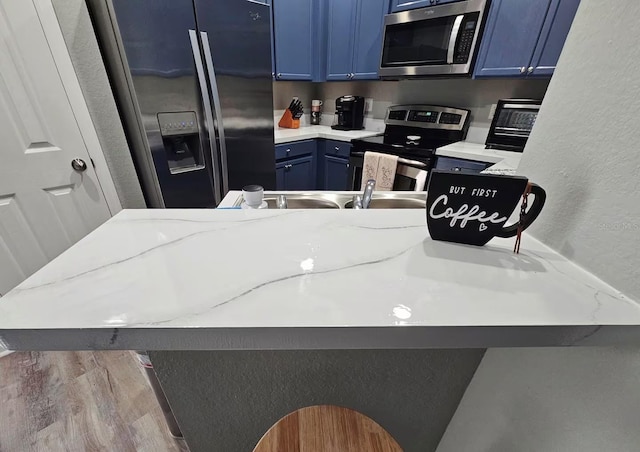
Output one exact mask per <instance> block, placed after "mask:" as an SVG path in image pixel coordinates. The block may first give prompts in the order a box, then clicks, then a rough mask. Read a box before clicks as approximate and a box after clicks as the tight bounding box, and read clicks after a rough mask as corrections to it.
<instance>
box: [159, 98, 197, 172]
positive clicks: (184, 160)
mask: <svg viewBox="0 0 640 452" xmlns="http://www.w3.org/2000/svg"><path fill="white" fill-rule="evenodd" d="M158 123H159V124H160V135H161V136H162V143H163V145H164V150H165V152H166V153H167V163H168V164H169V171H170V172H171V174H177V173H184V172H187V171H193V170H198V169H202V168H204V167H205V165H204V158H203V153H202V145H201V143H200V133H199V130H198V121H197V118H196V113H195V112H194V111H180V112H171V113H158Z"/></svg>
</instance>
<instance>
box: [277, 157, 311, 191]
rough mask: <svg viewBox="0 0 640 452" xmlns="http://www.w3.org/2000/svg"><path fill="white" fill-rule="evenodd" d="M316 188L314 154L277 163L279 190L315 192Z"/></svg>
mask: <svg viewBox="0 0 640 452" xmlns="http://www.w3.org/2000/svg"><path fill="white" fill-rule="evenodd" d="M315 186H316V171H315V162H314V155H313V154H312V155H307V156H305V157H298V158H295V159H291V160H285V161H281V162H277V163H276V189H277V190H313V189H315Z"/></svg>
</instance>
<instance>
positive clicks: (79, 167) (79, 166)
mask: <svg viewBox="0 0 640 452" xmlns="http://www.w3.org/2000/svg"><path fill="white" fill-rule="evenodd" d="M71 168H73V169H74V170H76V171H79V172H81V173H82V172H83V171H86V169H87V164H86V162H85V161H84V160H82V159H73V160H71Z"/></svg>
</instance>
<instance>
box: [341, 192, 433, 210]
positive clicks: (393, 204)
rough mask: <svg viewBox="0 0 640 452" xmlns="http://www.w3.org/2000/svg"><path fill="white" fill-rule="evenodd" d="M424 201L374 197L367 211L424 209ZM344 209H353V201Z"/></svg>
mask: <svg viewBox="0 0 640 452" xmlns="http://www.w3.org/2000/svg"><path fill="white" fill-rule="evenodd" d="M425 205H426V201H425V200H424V199H415V198H397V197H384V198H376V196H375V195H374V196H373V198H372V199H371V204H369V209H424V207H425ZM344 208H345V209H353V201H349V202H348V203H346V204H345V205H344Z"/></svg>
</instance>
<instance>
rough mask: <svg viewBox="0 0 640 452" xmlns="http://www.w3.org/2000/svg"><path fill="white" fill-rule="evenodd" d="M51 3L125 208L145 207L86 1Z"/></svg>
mask: <svg viewBox="0 0 640 452" xmlns="http://www.w3.org/2000/svg"><path fill="white" fill-rule="evenodd" d="M52 2H53V7H54V9H55V12H56V16H57V17H58V22H59V23H60V28H61V29H62V34H63V35H64V40H65V43H66V45H67V49H68V50H69V54H70V55H71V60H72V62H73V66H74V68H75V71H76V75H77V76H78V80H79V81H80V87H81V88H82V92H83V94H84V98H85V101H86V102H87V106H88V107H89V113H90V114H91V119H92V120H93V124H94V126H95V128H96V131H97V133H98V139H99V140H100V145H101V146H102V150H103V152H104V155H105V158H106V160H107V166H108V167H109V171H110V172H111V177H112V178H113V181H114V183H115V186H116V191H117V192H118V197H119V198H120V202H121V203H122V207H124V208H141V207H145V206H146V204H145V201H144V198H143V195H142V190H141V188H140V183H139V182H138V176H137V175H136V172H135V168H134V166H133V161H132V159H131V154H130V152H129V146H128V144H127V141H126V138H125V135H124V130H123V129H122V124H121V122H120V116H119V114H118V110H117V108H116V103H115V100H114V98H113V94H112V92H111V86H110V85H109V79H108V78H107V73H106V70H105V67H104V63H103V61H102V57H101V55H100V50H99V48H98V42H97V40H96V36H95V33H94V31H93V26H92V25H91V20H90V18H89V14H88V11H87V7H86V5H85V3H84V0H52Z"/></svg>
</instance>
